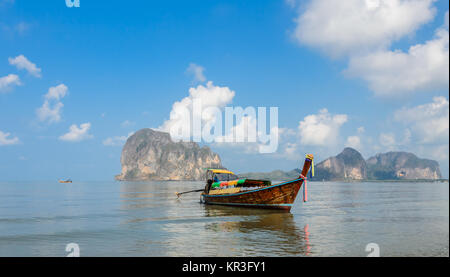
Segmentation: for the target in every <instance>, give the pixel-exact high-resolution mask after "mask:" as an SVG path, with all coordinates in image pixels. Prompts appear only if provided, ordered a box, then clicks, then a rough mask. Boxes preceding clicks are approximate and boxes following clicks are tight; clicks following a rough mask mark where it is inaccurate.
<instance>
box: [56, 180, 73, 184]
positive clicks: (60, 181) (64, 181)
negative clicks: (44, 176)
mask: <svg viewBox="0 0 450 277" xmlns="http://www.w3.org/2000/svg"><path fill="white" fill-rule="evenodd" d="M58 182H59V183H63V184H65V183H72V180H70V179H67V180H58Z"/></svg>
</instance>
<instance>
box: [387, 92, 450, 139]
mask: <svg viewBox="0 0 450 277" xmlns="http://www.w3.org/2000/svg"><path fill="white" fill-rule="evenodd" d="M394 119H395V120H396V121H397V122H400V123H402V124H406V125H407V126H408V128H409V129H411V132H412V134H410V135H409V137H411V136H414V137H415V138H416V139H417V140H416V142H418V143H421V144H432V143H446V144H448V140H449V101H448V99H447V98H445V97H443V96H441V97H434V98H433V102H431V103H427V104H423V105H419V106H416V107H412V108H402V109H400V110H398V111H396V112H395V114H394ZM410 139H411V138H409V140H410Z"/></svg>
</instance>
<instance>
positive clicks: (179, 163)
mask: <svg viewBox="0 0 450 277" xmlns="http://www.w3.org/2000/svg"><path fill="white" fill-rule="evenodd" d="M120 162H121V164H122V172H121V174H119V175H117V176H116V177H115V178H116V180H119V181H141V180H203V179H204V174H205V168H224V167H223V166H222V162H221V159H220V157H219V155H218V154H217V153H214V152H212V151H211V149H210V148H209V147H207V146H203V147H200V146H199V145H198V144H197V143H195V142H174V141H172V139H171V137H170V134H169V133H165V132H160V131H155V130H152V129H148V128H146V129H141V130H139V131H137V132H136V133H134V134H133V135H131V136H130V137H129V138H128V140H127V142H126V143H125V145H124V147H123V149H122V156H121V159H120ZM299 174H300V169H293V170H291V171H282V170H275V171H272V172H250V173H243V174H240V175H239V176H240V177H243V178H252V179H269V180H287V179H294V178H297V177H298V176H299ZM441 178H442V175H441V171H440V169H439V163H438V162H436V161H433V160H427V159H421V158H418V157H417V156H416V155H414V154H412V153H407V152H388V153H381V154H377V155H375V156H373V157H370V158H369V159H367V160H365V159H364V158H363V157H362V155H361V153H359V152H358V151H357V150H355V149H353V148H350V147H347V148H345V149H344V150H343V151H342V152H341V153H339V154H338V155H336V156H333V157H329V158H328V159H325V160H324V161H321V162H320V163H317V164H316V166H315V177H314V178H313V180H320V181H322V180H324V181H353V180H355V181H362V180H368V181H370V180H397V181H401V180H439V179H441Z"/></svg>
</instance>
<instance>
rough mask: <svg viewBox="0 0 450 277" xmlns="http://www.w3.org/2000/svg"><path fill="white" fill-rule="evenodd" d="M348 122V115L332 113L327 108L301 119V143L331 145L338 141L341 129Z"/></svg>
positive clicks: (299, 127)
mask: <svg viewBox="0 0 450 277" xmlns="http://www.w3.org/2000/svg"><path fill="white" fill-rule="evenodd" d="M345 122H347V115H345V114H336V115H332V114H330V113H329V112H328V110H327V109H322V110H320V111H319V113H318V114H312V115H308V116H306V117H305V118H304V119H303V120H302V121H300V123H299V126H298V129H299V135H300V143H301V144H303V145H316V146H330V145H335V144H336V143H337V139H338V137H339V130H340V128H341V126H342V125H343V124H344V123H345Z"/></svg>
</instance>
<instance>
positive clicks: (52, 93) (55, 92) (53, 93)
mask: <svg viewBox="0 0 450 277" xmlns="http://www.w3.org/2000/svg"><path fill="white" fill-rule="evenodd" d="M67 90H68V88H67V86H66V85H64V84H60V85H58V86H56V87H51V88H49V89H48V92H47V94H46V95H45V98H46V99H48V100H57V101H59V100H60V99H62V98H64V96H66V94H67Z"/></svg>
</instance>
